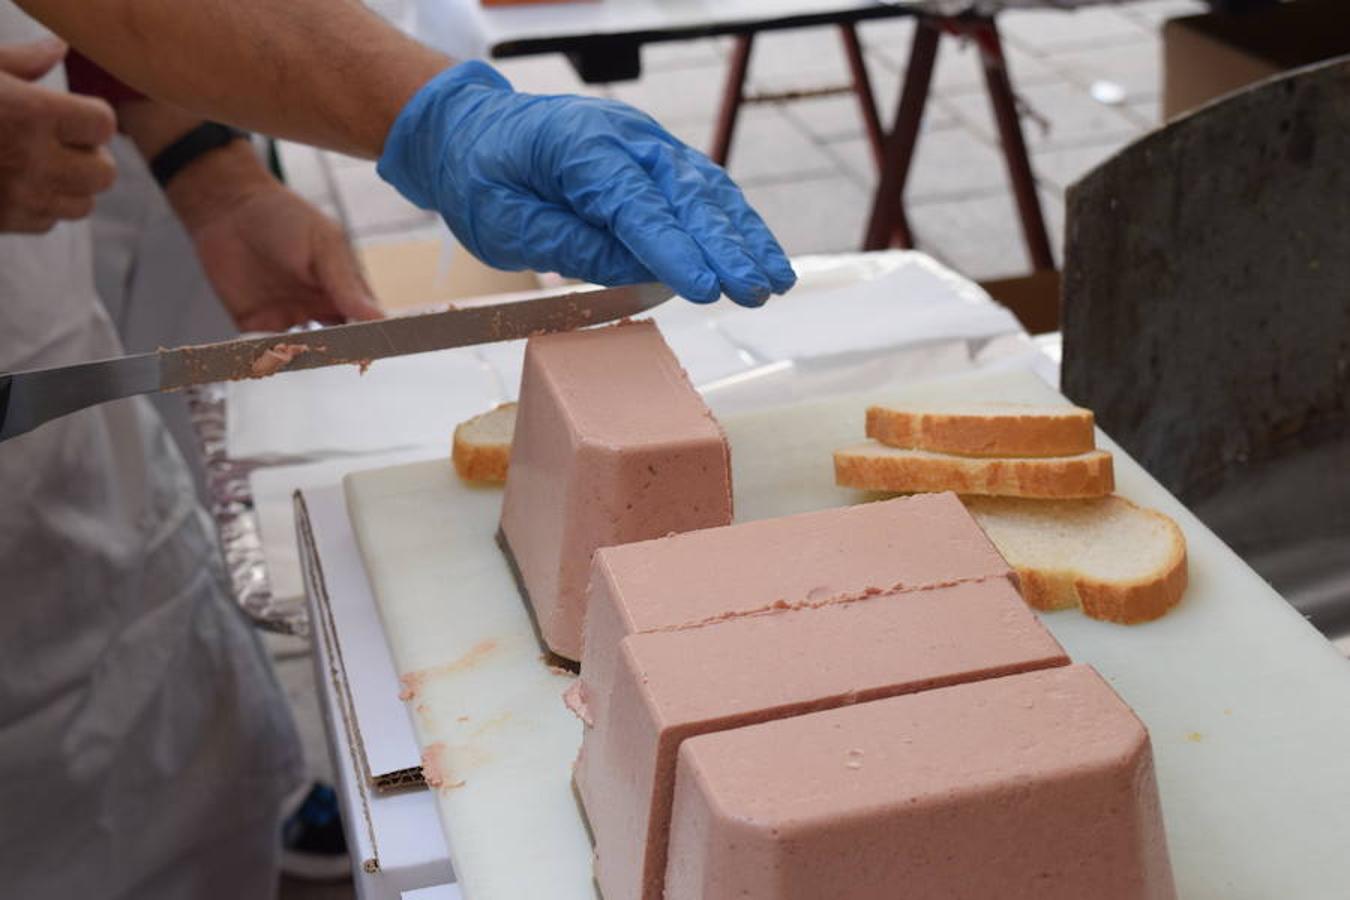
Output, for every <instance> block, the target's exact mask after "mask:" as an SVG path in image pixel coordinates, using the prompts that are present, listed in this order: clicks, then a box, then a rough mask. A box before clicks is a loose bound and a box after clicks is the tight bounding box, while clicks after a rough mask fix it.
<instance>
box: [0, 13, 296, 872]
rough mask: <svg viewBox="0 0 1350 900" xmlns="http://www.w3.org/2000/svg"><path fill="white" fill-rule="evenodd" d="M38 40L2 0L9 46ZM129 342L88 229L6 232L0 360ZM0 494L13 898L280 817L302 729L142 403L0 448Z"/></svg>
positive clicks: (0, 21) (1, 698) (4, 851)
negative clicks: (101, 292) (107, 299)
mask: <svg viewBox="0 0 1350 900" xmlns="http://www.w3.org/2000/svg"><path fill="white" fill-rule="evenodd" d="M42 34H43V32H42V31H41V29H40V26H37V25H36V23H34V22H32V20H30V19H28V18H27V17H26V16H24V15H23V13H21V12H20V11H19V10H18V9H17V8H15V7H13V6H12V5H11V4H10V3H9V0H0V42H4V43H10V42H17V41H23V40H32V39H35V38H36V37H39V36H41V35H42ZM59 78H60V76H59V74H58V75H57V76H55V78H54V85H55V86H59ZM120 352H121V348H120V345H119V343H118V340H117V338H116V335H115V334H114V332H113V329H112V327H111V325H110V323H109V321H108V318H107V316H106V314H105V313H104V311H103V309H102V307H101V305H100V304H99V301H98V298H97V296H96V295H95V293H94V288H93V275H92V263H91V256H90V246H89V228H88V225H87V223H83V222H81V223H65V224H62V225H60V226H58V227H57V228H55V229H54V230H52V231H51V232H49V233H47V234H45V235H40V236H19V235H11V234H3V235H0V371H15V370H23V369H29V368H39V367H43V366H50V365H60V364H63V363H71V362H79V361H83V360H90V359H97V358H100V357H107V356H112V355H117V354H119V353H120ZM0 497H3V498H4V499H3V502H0V571H2V572H3V584H4V588H3V590H0V895H4V896H13V897H44V898H45V897H58V898H60V897H68V896H69V897H76V896H80V897H86V896H87V897H120V896H124V895H129V894H132V893H135V892H136V889H137V886H138V885H141V884H144V883H147V882H150V881H153V880H154V879H155V878H156V877H157V875H159V874H160V873H162V871H163V870H164V869H165V867H170V866H181V865H190V864H191V863H190V859H191V857H192V856H193V855H194V854H199V853H200V854H210V853H211V841H212V839H213V838H214V837H216V836H224V835H229V834H231V833H233V832H237V831H238V830H239V829H241V828H243V827H245V826H248V825H254V824H256V826H257V827H261V828H266V827H268V825H267V823H266V822H265V821H264V820H265V819H267V818H268V817H270V816H274V815H275V814H276V812H277V809H278V806H279V803H280V799H281V797H282V796H283V794H284V793H285V792H286V791H288V790H289V789H291V788H292V787H294V785H295V780H296V778H297V775H298V773H299V750H298V745H297V743H296V740H295V736H294V731H293V727H292V724H291V722H290V719H289V714H288V711H287V710H286V708H285V705H284V702H283V700H282V698H281V695H280V692H279V691H278V689H277V687H276V683H275V680H274V678H273V676H272V673H271V671H270V669H269V667H268V664H267V661H266V659H265V657H264V656H263V655H262V653H261V651H260V648H259V644H258V641H257V639H256V637H255V636H254V635H253V634H252V633H250V630H249V628H248V626H247V624H246V623H245V622H244V621H243V618H242V616H241V615H240V614H239V612H238V610H237V609H233V608H231V605H230V602H229V601H228V599H227V598H226V596H225V593H224V590H223V579H222V573H221V566H220V562H219V558H218V554H217V552H216V550H215V548H214V546H213V543H212V542H213V540H214V534H213V532H212V531H211V529H210V528H209V524H208V523H207V522H206V521H205V516H204V513H203V512H202V510H201V509H200V508H199V507H198V506H197V505H196V502H195V499H194V495H193V491H192V488H191V486H190V484H189V481H188V477H187V474H186V470H185V468H184V466H183V462H182V459H181V458H180V457H179V456H178V454H177V450H176V449H175V448H174V447H173V445H172V443H171V441H170V440H169V439H168V438H167V435H166V433H165V431H164V429H163V428H162V427H161V425H160V424H159V422H158V420H157V419H156V417H155V416H154V414H153V413H152V412H151V410H150V407H149V405H148V404H147V403H145V402H144V401H143V400H140V399H137V400H134V401H123V402H119V403H114V404H108V405H106V406H103V407H100V408H98V409H94V410H88V411H86V412H83V413H77V414H75V415H72V416H69V417H67V418H65V419H62V420H59V421H57V422H54V423H51V424H48V425H46V426H44V427H42V428H40V429H38V430H36V431H34V432H31V433H30V434H28V435H25V436H23V437H20V438H16V439H13V440H11V441H8V442H5V443H3V444H0ZM207 894H208V895H211V896H214V895H215V894H213V893H212V892H210V891H208V892H207Z"/></svg>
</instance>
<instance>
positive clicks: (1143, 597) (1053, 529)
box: [834, 403, 1186, 624]
mask: <svg viewBox="0 0 1350 900" xmlns="http://www.w3.org/2000/svg"><path fill="white" fill-rule="evenodd" d="M867 436H868V438H869V439H870V440H868V441H867V442H865V443H862V444H858V445H856V446H852V447H846V448H844V449H842V450H838V451H836V452H835V454H834V467H835V480H836V481H837V482H838V483H839V484H840V485H842V486H844V487H852V488H860V489H863V490H869V491H881V492H886V493H906V494H908V493H926V492H932V491H955V492H956V493H957V494H960V495H961V496H962V499H963V500H964V501H965V503H966V506H967V508H968V509H969V510H970V512H971V513H972V514H973V515H974V516H975V518H976V519H977V520H978V521H979V523H980V525H981V526H982V527H983V528H984V529H985V531H986V532H987V533H988V535H989V537H990V538H991V539H992V540H993V542H994V544H995V545H996V546H997V547H998V548H999V550H1000V551H1001V552H1002V553H1003V555H1004V556H1005V557H1006V558H1007V560H1008V562H1009V563H1010V564H1011V565H1012V566H1013V567H1014V568H1015V569H1016V570H1017V572H1018V575H1019V577H1020V578H1021V582H1022V593H1023V596H1024V598H1025V599H1026V601H1027V603H1028V604H1030V605H1031V606H1033V607H1035V608H1037V609H1042V610H1053V609H1063V608H1066V607H1071V606H1079V607H1081V608H1082V610H1083V612H1084V613H1086V614H1087V615H1089V616H1091V617H1093V618H1096V619H1105V620H1108V621H1112V622H1120V623H1124V624H1131V623H1136V622H1145V621H1149V620H1151V619H1156V618H1158V617H1159V616H1161V615H1163V614H1164V613H1166V612H1167V611H1168V610H1169V609H1171V608H1172V607H1173V606H1175V605H1176V604H1177V603H1178V602H1179V601H1180V599H1181V594H1182V592H1183V591H1184V590H1185V587H1186V542H1185V539H1184V538H1183V536H1182V534H1181V530H1180V529H1179V528H1178V527H1177V525H1176V523H1174V522H1173V521H1172V520H1171V519H1169V518H1167V517H1166V516H1164V515H1162V514H1161V513H1158V512H1155V511H1153V510H1149V509H1143V508H1140V507H1138V506H1136V505H1134V504H1133V503H1131V502H1130V501H1128V500H1126V499H1124V498H1122V497H1118V496H1115V495H1114V494H1113V493H1112V492H1113V491H1114V489H1115V477H1114V470H1113V468H1112V462H1111V454H1110V453H1109V452H1108V451H1106V450H1100V449H1098V448H1097V446H1096V438H1095V431H1094V428H1093V417H1092V412H1091V411H1090V410H1086V409H1081V408H1079V407H1074V406H1029V405H1020V404H994V403H982V404H960V405H946V406H940V407H938V406H933V407H918V406H903V407H900V406H873V407H871V408H869V409H868V410H867Z"/></svg>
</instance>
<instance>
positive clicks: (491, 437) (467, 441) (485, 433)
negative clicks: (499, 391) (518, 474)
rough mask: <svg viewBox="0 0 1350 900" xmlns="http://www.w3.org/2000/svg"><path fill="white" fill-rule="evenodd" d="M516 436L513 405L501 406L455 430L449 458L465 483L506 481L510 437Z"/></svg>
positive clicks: (509, 454) (499, 482)
mask: <svg viewBox="0 0 1350 900" xmlns="http://www.w3.org/2000/svg"><path fill="white" fill-rule="evenodd" d="M515 433H516V405H515V404H514V403H503V404H502V405H501V406H498V407H496V408H494V409H490V410H488V411H487V412H485V413H482V414H480V415H477V416H474V417H473V418H472V419H469V420H468V421H467V422H461V423H459V425H457V426H456V427H455V443H454V449H453V450H452V451H451V453H450V456H451V458H452V459H453V460H454V462H455V471H456V472H458V473H459V477H460V478H463V479H464V480H465V481H481V482H488V483H491V484H503V483H505V482H506V469H507V466H508V464H509V463H510V461H511V438H512V437H513V436H514V435H515Z"/></svg>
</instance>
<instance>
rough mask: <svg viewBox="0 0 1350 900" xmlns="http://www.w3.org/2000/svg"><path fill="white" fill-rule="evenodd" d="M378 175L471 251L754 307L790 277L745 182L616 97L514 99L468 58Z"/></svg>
mask: <svg viewBox="0 0 1350 900" xmlns="http://www.w3.org/2000/svg"><path fill="white" fill-rule="evenodd" d="M379 172H380V175H381V176H383V177H384V179H385V180H386V181H388V182H390V183H391V184H393V185H394V186H395V187H397V188H398V189H399V191H400V192H402V194H403V195H404V196H405V197H407V198H408V199H409V200H411V201H412V202H413V203H415V204H417V205H418V206H420V207H422V208H424V209H435V210H437V211H439V212H440V214H441V215H442V216H444V217H445V221H446V223H447V224H448V225H449V226H450V230H451V231H453V232H454V233H455V236H456V237H457V238H459V240H460V241H461V242H462V243H463V244H464V245H465V246H466V247H467V248H468V249H469V250H470V251H471V252H472V253H473V254H474V255H475V256H477V257H478V258H479V259H481V260H483V261H484V262H486V263H488V264H489V265H492V266H495V267H497V268H500V269H514V270H518V269H526V268H529V269H535V270H537V271H552V272H559V273H561V274H563V275H568V276H572V277H576V278H582V279H585V280H586V281H592V282H597V283H600V284H609V285H614V284H630V283H634V282H639V281H652V280H657V281H663V282H665V283H666V284H668V285H669V286H670V287H672V288H673V289H674V290H676V291H677V292H678V293H680V294H681V295H683V296H684V297H687V298H688V299H690V300H694V301H697V302H700V303H708V302H711V301H713V300H716V299H717V297H718V295H719V294H721V293H723V292H725V293H726V294H727V295H728V296H729V297H731V299H733V300H735V301H736V302H737V303H740V304H742V305H745V306H758V305H759V304H761V303H763V302H764V300H765V299H767V298H768V296H769V294H770V292H774V293H781V292H783V291H786V290H787V289H788V288H790V287H791V286H792V285H793V283H794V282H795V281H796V275H795V274H794V273H793V271H792V267H791V265H789V263H788V261H787V257H786V256H785V255H784V254H783V250H782V248H781V247H779V246H778V242H777V241H776V240H774V237H773V235H772V234H770V233H769V229H768V228H767V227H766V226H765V224H764V222H763V220H762V219H760V217H759V215H758V214H756V213H755V211H754V210H752V209H751V208H750V206H749V204H747V203H746V202H745V197H744V196H742V194H741V192H740V189H739V188H737V187H736V185H735V184H733V183H732V181H731V179H729V178H728V177H727V175H726V173H725V172H724V171H722V169H721V168H719V167H718V166H716V165H714V164H713V163H712V162H711V161H709V160H708V158H707V157H705V156H704V155H703V154H701V153H699V152H698V151H696V150H693V149H691V148H690V147H688V146H686V145H684V144H683V143H681V142H680V141H679V140H677V139H676V138H674V137H672V136H671V135H670V134H669V133H667V132H666V131H665V129H663V128H662V127H661V126H660V125H658V124H657V123H656V122H655V121H654V120H653V119H652V118H651V117H650V116H648V115H646V114H644V113H642V112H639V111H638V110H636V109H634V108H632V107H631V106H628V105H626V104H623V103H617V102H614V101H609V100H596V99H590V98H585V97H574V96H566V95H563V96H541V95H533V94H521V93H516V92H515V91H514V90H513V89H512V88H511V84H510V82H508V81H507V80H506V79H505V78H503V77H502V76H501V75H500V74H499V73H498V72H496V71H495V70H494V69H492V68H491V67H490V66H487V65H484V64H483V63H480V62H466V63H461V64H460V65H457V66H454V67H452V68H450V69H447V70H445V71H444V72H442V73H441V74H439V75H437V76H436V77H435V78H433V79H432V80H431V81H429V82H428V83H427V84H426V85H424V86H423V87H422V89H421V90H419V91H418V92H417V94H416V95H414V96H413V98H412V100H410V101H409V102H408V104H407V106H405V107H404V108H403V111H402V112H401V113H400V114H399V116H398V119H397V120H396V121H395V122H394V126H393V128H392V129H391V130H390V132H389V136H388V137H387V138H386V140H385V145H384V153H383V155H382V156H381V157H380V163H379Z"/></svg>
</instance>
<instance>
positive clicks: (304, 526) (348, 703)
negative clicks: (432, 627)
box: [292, 491, 420, 873]
mask: <svg viewBox="0 0 1350 900" xmlns="http://www.w3.org/2000/svg"><path fill="white" fill-rule="evenodd" d="M292 497H293V502H294V504H295V530H296V540H297V543H298V545H299V548H300V567H301V571H302V572H303V574H304V579H305V583H306V585H308V586H309V588H310V590H311V591H312V592H313V595H314V609H315V610H316V611H317V612H318V614H319V615H318V620H319V621H317V622H315V623H314V625H315V627H317V628H322V629H323V634H324V640H325V641H326V643H327V645H328V648H329V652H328V666H327V669H328V671H327V672H325V673H324V674H325V675H326V677H327V678H328V680H329V683H330V685H331V686H332V688H333V692H334V696H335V697H336V698H337V701H338V709H339V711H340V712H341V713H342V731H343V736H344V737H345V738H346V741H347V746H348V748H349V749H350V751H351V754H352V759H353V760H354V761H355V762H356V765H357V767H358V768H359V769H360V775H361V777H360V778H358V779H357V781H358V784H357V790H358V793H359V796H360V798H361V818H362V820H363V822H364V825H365V830H366V835H367V836H368V837H369V838H370V849H371V854H372V855H371V858H370V859H363V860H361V868H362V869H363V870H365V871H366V872H372V873H373V872H378V871H379V870H380V848H379V844H378V843H377V842H376V840H375V824H374V822H373V821H372V820H371V817H370V797H369V794H368V785H370V784H371V783H372V779H371V777H370V772H369V766H368V764H367V762H366V755H365V752H364V751H363V750H362V747H361V735H360V730H359V728H358V727H357V725H356V715H355V712H354V710H353V708H352V700H351V695H350V694H349V693H348V691H347V679H346V677H345V675H344V673H343V671H342V661H341V652H340V649H339V647H338V643H337V632H336V630H335V629H334V627H333V617H332V612H331V610H330V609H329V603H328V585H327V583H326V582H325V581H324V575H323V565H322V564H321V563H320V562H319V554H318V550H317V548H316V547H315V545H314V532H313V529H312V528H311V526H310V521H309V508H308V507H307V506H306V505H305V497H304V494H303V493H302V492H301V491H296V492H295V493H294V494H293V495H292ZM315 638H316V639H318V636H317V635H315ZM403 771H407V770H403ZM418 774H419V777H420V771H419V773H418Z"/></svg>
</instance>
